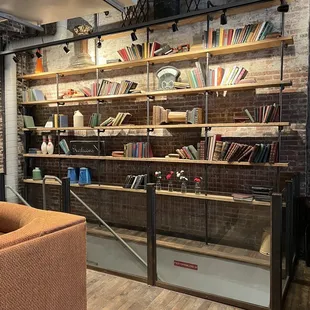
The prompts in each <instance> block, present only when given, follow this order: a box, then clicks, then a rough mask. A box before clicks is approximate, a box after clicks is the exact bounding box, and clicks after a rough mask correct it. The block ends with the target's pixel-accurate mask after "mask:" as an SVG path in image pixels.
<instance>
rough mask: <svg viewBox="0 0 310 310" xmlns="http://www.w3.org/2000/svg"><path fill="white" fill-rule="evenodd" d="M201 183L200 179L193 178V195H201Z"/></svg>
mask: <svg viewBox="0 0 310 310" xmlns="http://www.w3.org/2000/svg"><path fill="white" fill-rule="evenodd" d="M201 181H202V177H195V178H194V182H195V194H196V195H200V194H201Z"/></svg>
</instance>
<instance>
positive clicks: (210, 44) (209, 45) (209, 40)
mask: <svg viewBox="0 0 310 310" xmlns="http://www.w3.org/2000/svg"><path fill="white" fill-rule="evenodd" d="M213 31H214V29H213V28H209V33H208V48H212V39H213V37H212V35H213Z"/></svg>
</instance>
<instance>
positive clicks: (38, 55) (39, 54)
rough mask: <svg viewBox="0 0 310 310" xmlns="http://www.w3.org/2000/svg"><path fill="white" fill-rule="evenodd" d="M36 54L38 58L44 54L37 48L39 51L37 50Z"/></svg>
mask: <svg viewBox="0 0 310 310" xmlns="http://www.w3.org/2000/svg"><path fill="white" fill-rule="evenodd" d="M36 56H37V57H38V58H41V57H42V54H41V49H39V48H38V49H37V51H36Z"/></svg>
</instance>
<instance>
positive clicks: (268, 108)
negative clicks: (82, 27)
mask: <svg viewBox="0 0 310 310" xmlns="http://www.w3.org/2000/svg"><path fill="white" fill-rule="evenodd" d="M244 112H245V114H246V115H247V116H248V118H249V119H250V121H251V122H252V123H270V122H278V121H279V115H280V107H279V105H278V104H275V103H274V104H273V105H264V106H262V107H258V108H254V115H252V114H251V113H250V112H249V110H248V109H244Z"/></svg>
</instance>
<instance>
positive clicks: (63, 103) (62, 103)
mask: <svg viewBox="0 0 310 310" xmlns="http://www.w3.org/2000/svg"><path fill="white" fill-rule="evenodd" d="M57 104H58V105H65V104H66V103H65V102H57Z"/></svg>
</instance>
